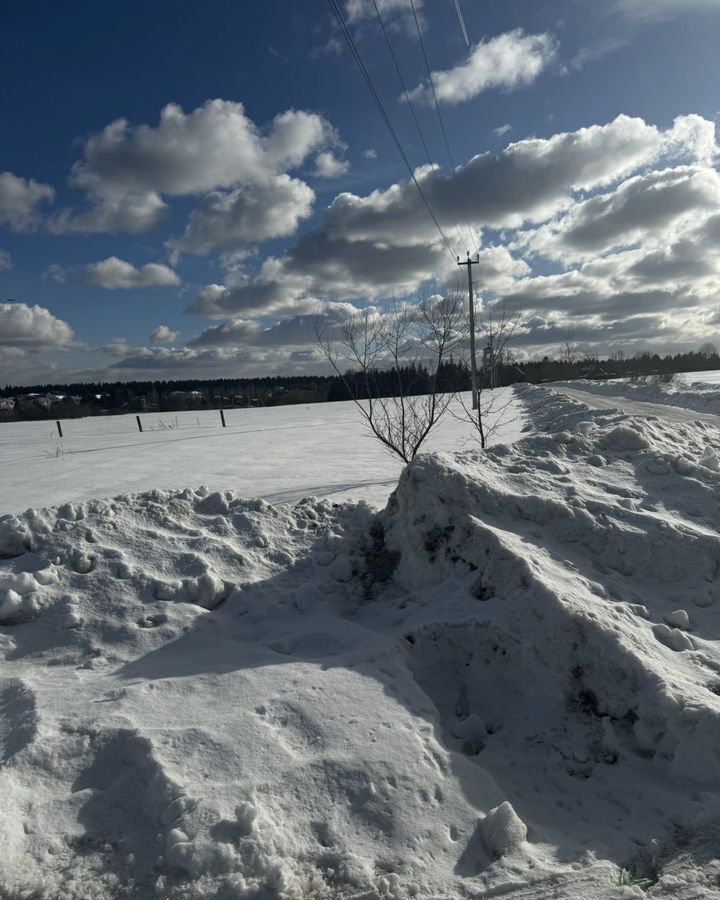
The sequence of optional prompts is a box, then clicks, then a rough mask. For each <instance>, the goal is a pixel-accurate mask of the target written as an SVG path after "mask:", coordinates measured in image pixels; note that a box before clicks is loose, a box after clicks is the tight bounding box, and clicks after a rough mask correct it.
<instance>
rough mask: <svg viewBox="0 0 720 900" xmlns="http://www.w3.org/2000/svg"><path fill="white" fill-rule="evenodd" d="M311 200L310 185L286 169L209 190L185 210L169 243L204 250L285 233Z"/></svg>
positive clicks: (232, 246)
mask: <svg viewBox="0 0 720 900" xmlns="http://www.w3.org/2000/svg"><path fill="white" fill-rule="evenodd" d="M314 201H315V193H314V191H313V190H312V188H310V187H309V186H308V185H307V184H305V182H304V181H301V180H300V179H298V178H291V177H290V176H289V175H273V176H270V177H268V178H267V179H266V180H264V181H256V182H254V183H252V184H247V185H243V186H242V187H239V188H236V189H235V190H233V191H227V192H224V191H214V192H213V193H211V194H208V195H207V196H206V197H205V198H204V199H203V200H202V201H201V203H200V204H199V205H198V206H197V207H196V208H195V209H194V210H193V211H192V212H191V213H190V217H189V218H188V223H187V227H186V229H185V233H184V235H183V236H182V237H181V238H180V239H179V240H178V241H170V242H169V246H170V247H171V248H172V249H173V250H174V251H176V252H186V253H196V254H205V253H208V252H210V251H213V250H216V251H224V250H236V249H238V248H239V247H242V246H243V245H251V244H253V243H257V242H260V241H264V240H268V239H269V238H278V237H286V236H288V235H291V234H293V233H294V232H295V231H296V230H297V227H298V225H299V223H300V222H301V221H302V220H303V219H307V218H308V217H309V216H310V214H311V213H312V207H313V202H314Z"/></svg>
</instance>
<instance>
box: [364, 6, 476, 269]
mask: <svg viewBox="0 0 720 900" xmlns="http://www.w3.org/2000/svg"><path fill="white" fill-rule="evenodd" d="M373 6H374V7H375V12H376V13H377V18H378V22H379V23H380V27H381V28H382V33H383V35H384V37H385V43H386V44H387V46H388V50H389V51H390V56H391V57H392V61H393V65H394V66H395V71H396V72H397V76H398V79H399V81H400V86H401V87H402V90H403V94H404V95H405V101H406V102H407V105H408V107H409V108H410V114H411V115H412V119H413V122H414V123H415V128H416V129H417V133H418V137H419V138H420V143H421V144H422V145H423V149H424V150H425V156H426V157H427V161H428V165H429V166H430V168H431V169H432V172H433V175H434V176H435V183H436V184H437V185H438V187H440V178H439V177H438V173H437V166H436V165H435V163H433V161H432V157H431V156H430V151H429V150H428V145H427V143H426V141H425V136H424V135H423V132H422V128H421V127H420V122H419V121H418V117H417V115H416V114H415V107H414V106H413V102H412V100H411V99H410V94H409V92H408V89H407V85H406V84H405V79H404V78H403V75H402V72H401V71H400V64H399V63H398V60H397V56H396V55H395V51H394V50H393V45H392V42H391V40H390V35H389V34H388V31H387V28H386V27H385V22H384V21H383V17H382V15H381V13H380V8H379V6H378V4H377V0H373ZM450 218H451V220H452V223H453V225H454V226H455V231H456V232H457V236H458V240H459V241H460V243H461V244H462V245H463V246H464V247H465V250H466V251H467V250H469V247H468V243H467V241H466V240H465V238H464V237H463V236H462V232H461V231H460V228H459V227H458V224H457V222H456V221H455V219H454V218H453V216H452V214H451V215H450Z"/></svg>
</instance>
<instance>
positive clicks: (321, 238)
mask: <svg viewBox="0 0 720 900" xmlns="http://www.w3.org/2000/svg"><path fill="white" fill-rule="evenodd" d="M712 128H713V126H712V123H708V122H706V121H705V120H698V117H683V118H681V119H678V120H677V121H676V123H675V124H674V125H673V127H672V128H670V129H667V130H665V131H662V130H660V129H657V128H655V127H654V126H652V125H648V124H647V123H646V122H644V121H643V120H642V119H632V118H629V117H627V116H620V117H618V118H617V119H615V120H614V121H613V122H610V123H609V124H607V125H595V126H592V127H590V128H583V129H579V130H578V131H575V132H570V133H564V134H557V135H554V136H553V137H551V138H547V139H532V140H524V141H519V142H516V143H513V144H510V145H509V146H508V147H506V149H505V150H504V151H503V152H502V153H501V154H499V155H498V156H492V155H490V154H483V155H481V156H477V157H475V158H474V159H472V160H470V162H469V163H467V165H465V166H463V167H461V168H459V169H458V170H456V171H455V172H454V173H452V175H444V174H442V173H439V172H433V170H432V169H430V167H424V168H421V169H419V170H418V171H417V173H416V175H417V178H418V181H419V182H420V184H421V186H422V188H423V190H424V192H425V194H426V196H427V197H428V198H429V200H430V203H431V205H432V206H433V209H434V210H435V211H436V214H437V215H438V217H439V219H440V221H441V223H442V225H443V227H444V229H445V230H446V232H447V233H448V234H451V235H452V227H453V226H452V222H453V218H452V216H455V217H457V216H460V217H461V219H463V218H467V219H468V220H469V221H470V223H472V224H473V225H474V227H475V229H476V230H477V231H479V230H480V229H481V228H483V229H505V230H513V229H518V228H520V227H522V226H525V227H526V229H527V232H526V233H525V234H524V236H523V239H522V240H523V241H524V243H521V242H520V240H519V239H518V243H517V244H515V245H513V246H515V247H516V248H519V247H522V249H524V250H527V249H528V247H532V241H533V240H534V241H536V242H538V241H540V240H541V238H542V235H543V232H542V231H541V230H538V229H541V228H542V226H543V224H545V223H548V222H549V221H550V222H554V224H552V225H551V226H548V234H547V235H546V236H545V250H544V251H543V252H548V250H547V248H548V247H549V245H550V243H551V239H552V240H555V241H556V242H557V241H558V240H559V239H560V238H559V237H558V234H559V233H560V232H564V231H566V232H567V233H568V235H567V237H568V240H569V238H570V233H571V231H572V228H571V225H570V223H571V222H573V221H574V222H576V224H577V229H576V231H577V234H576V235H575V239H576V240H580V239H581V237H582V230H581V225H582V221H583V217H584V216H585V217H588V216H590V218H593V217H594V218H597V219H598V222H597V223H596V224H595V225H594V226H592V227H594V228H595V230H596V231H599V230H600V229H601V227H602V226H601V220H603V222H604V227H605V228H606V229H608V230H610V231H612V230H613V228H614V229H616V230H617V229H622V228H625V230H626V232H627V233H630V231H632V228H634V227H636V226H634V225H632V221H635V222H636V223H637V227H638V228H640V227H642V219H643V214H642V212H641V208H642V207H643V206H645V207H647V208H648V212H647V214H646V216H645V218H646V219H649V218H652V216H653V215H657V216H658V217H661V210H662V206H663V203H665V204H666V205H669V206H670V207H673V208H674V206H676V205H677V204H679V203H680V202H681V199H680V197H681V194H682V192H683V191H684V190H686V189H689V190H690V191H695V193H696V194H697V193H699V194H701V195H704V193H705V192H706V191H707V189H708V185H709V184H710V182H712V181H713V179H714V178H715V177H716V176H715V175H714V174H712V172H711V174H710V175H708V174H707V171H705V172H704V173H701V171H700V170H701V167H700V166H698V165H697V163H695V168H694V169H693V167H692V166H685V167H684V168H683V167H682V166H681V167H680V169H679V170H678V171H677V172H676V174H675V175H673V176H672V177H671V176H666V181H667V183H666V184H665V185H663V180H662V178H661V177H660V176H659V175H658V173H655V176H654V177H655V189H656V191H657V197H656V198H655V199H654V201H653V202H651V201H648V200H647V199H646V200H642V199H641V198H640V197H634V194H635V193H642V192H641V191H639V190H638V189H637V188H635V187H634V186H633V183H632V182H629V183H628V184H627V185H624V186H623V187H622V189H621V190H620V191H619V193H618V194H617V196H614V199H612V201H611V200H610V199H609V198H607V197H606V198H605V200H603V199H602V195H600V194H599V195H598V198H597V199H596V200H593V199H591V200H589V201H585V200H584V199H583V195H584V194H585V193H587V192H594V193H597V192H601V191H603V190H605V191H606V192H607V189H608V188H609V187H610V186H612V185H616V186H617V185H620V184H622V183H623V179H627V178H628V176H630V177H632V175H633V173H634V172H636V171H637V170H638V169H642V168H643V167H646V166H648V165H649V164H652V163H657V162H658V161H661V160H669V159H670V158H672V159H673V160H676V161H679V162H685V163H688V162H691V161H693V160H697V159H707V158H708V153H709V145H710V144H712V145H713V146H714V139H713V137H712V135H711V134H710V130H711V129H712ZM713 134H714V132H713ZM691 170H692V171H694V172H696V175H697V178H696V179H695V181H693V179H692V177H691V175H690V172H691ZM683 172H684V173H685V174H684V175H683V174H682V173H683ZM686 180H689V185H690V187H689V188H687V187H686V185H685V184H684V181H686ZM675 182H678V183H677V184H675ZM649 185H650V182H648V189H649ZM646 193H647V191H646ZM585 202H588V203H590V204H592V203H595V208H594V209H592V207H591V211H592V213H593V215H590V214H587V213H584V212H583V209H584V206H583V204H584V203H585ZM709 202H712V201H709ZM603 203H604V204H605V205H606V207H607V209H605V207H603V209H605V216H603V215H601V214H600V208H599V207H601V206H602V204H603ZM451 213H452V215H451ZM563 216H565V217H566V219H563ZM633 216H634V217H635V219H634V220H633ZM562 222H565V225H564V226H561V224H560V223H562ZM623 222H624V223H625V224H621V223H623ZM613 223H614V224H613ZM592 227H591V226H590V224H588V225H587V228H590V231H588V232H587V233H586V235H585V240H587V241H591V239H592ZM533 229H534V230H533ZM553 229H554V230H553ZM578 229H580V230H578ZM596 240H600V237H599V236H598V237H597V238H596ZM510 249H511V250H512V246H511V248H510ZM540 250H541V248H537V253H538V254H539V253H540ZM491 251H492V252H491ZM483 254H484V255H485V254H487V260H486V268H487V279H486V285H487V287H488V289H490V290H494V291H496V292H505V291H506V290H508V289H509V288H510V287H511V285H512V284H513V282H514V281H515V280H516V279H518V278H522V277H524V276H525V275H527V272H526V271H525V270H524V266H525V264H524V263H521V262H520V261H519V260H517V259H516V258H515V256H514V254H513V253H511V252H509V251H508V249H507V248H505V249H502V250H501V249H499V248H492V247H491V248H487V249H486V250H484V251H483ZM457 271H458V270H457V266H456V265H455V262H454V260H453V259H450V258H449V256H448V253H447V250H446V248H445V247H444V246H443V245H442V243H441V242H440V241H439V239H438V235H437V232H436V231H435V227H434V225H433V223H432V221H431V220H430V219H429V217H428V216H427V212H426V210H425V209H424V207H423V205H422V201H421V200H420V199H419V197H418V195H417V191H416V190H415V186H414V185H413V184H412V183H411V182H409V183H408V182H404V183H400V184H395V185H392V186H391V187H389V188H387V189H385V190H377V191H373V192H372V193H370V194H368V195H366V196H357V195H355V194H351V193H341V194H339V195H338V196H337V197H336V198H335V200H334V201H333V202H332V203H331V204H330V206H329V207H328V208H327V210H326V211H325V213H324V216H323V219H322V221H321V223H320V227H319V228H317V229H316V230H314V231H309V232H307V233H305V234H303V235H302V236H301V237H300V238H299V239H298V240H297V241H296V242H295V243H294V244H293V245H292V246H291V247H290V248H289V249H288V250H287V251H286V252H285V253H284V254H283V255H282V256H280V257H270V258H268V259H266V260H265V262H264V263H263V265H262V266H261V268H260V270H259V272H258V274H257V275H256V276H255V277H254V278H253V279H245V280H244V281H242V282H240V283H238V284H236V285H235V286H228V287H226V286H223V285H210V286H208V287H207V288H205V289H204V290H203V291H202V292H201V294H200V295H199V296H198V298H197V299H196V301H195V302H194V303H193V304H192V305H191V307H190V311H191V312H195V313H199V314H201V315H205V316H209V317H211V318H228V317H230V318H232V317H241V318H251V317H254V316H259V315H263V314H272V315H276V316H281V315H288V316H293V315H299V314H302V313H303V309H302V306H303V304H305V303H308V302H313V301H314V299H317V298H324V299H334V300H344V299H360V298H378V297H383V296H385V297H387V296H389V295H391V294H405V293H409V292H412V291H414V290H416V289H417V288H418V287H419V286H420V285H422V284H428V283H432V282H433V281H434V282H436V283H437V282H438V281H439V282H440V284H441V285H450V286H451V285H452V284H453V283H454V282H455V279H456V277H457Z"/></svg>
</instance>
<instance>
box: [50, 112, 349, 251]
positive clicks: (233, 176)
mask: <svg viewBox="0 0 720 900" xmlns="http://www.w3.org/2000/svg"><path fill="white" fill-rule="evenodd" d="M337 142H338V137H337V134H336V132H335V130H334V129H333V128H332V126H331V125H330V123H329V122H328V121H327V120H326V119H324V118H323V117H322V116H319V115H317V114H316V113H308V112H304V111H302V110H287V111H286V112H283V113H280V114H279V115H277V116H276V117H275V118H274V119H273V121H272V123H271V124H270V126H269V127H267V128H265V129H261V128H259V127H258V126H257V125H256V124H255V123H254V122H253V121H252V120H251V119H250V118H249V117H248V116H247V115H246V113H245V109H244V107H243V105H242V104H241V103H235V102H232V101H227V100H209V101H207V102H206V103H205V104H203V105H202V106H200V107H198V108H197V109H195V110H193V111H192V112H190V113H185V112H184V111H183V109H182V108H181V107H180V106H178V105H177V104H175V103H170V104H168V105H167V106H165V107H164V109H163V110H162V111H161V113H160V120H159V122H158V124H157V126H155V127H152V126H150V125H133V124H131V123H129V122H128V121H127V120H126V119H117V120H116V121H114V122H112V123H110V125H108V126H107V127H106V128H104V129H103V130H102V131H100V132H98V133H96V134H92V135H90V137H88V138H87V140H86V141H85V143H84V146H83V158H82V160H80V161H79V162H77V163H76V164H75V165H74V166H73V169H72V173H71V178H70V181H71V184H72V185H73V186H74V187H76V188H79V189H80V190H82V191H84V192H85V193H86V195H87V197H88V199H89V200H90V208H89V209H88V210H86V211H85V212H81V213H79V214H76V213H73V212H70V211H67V210H65V211H63V212H62V213H61V214H59V215H57V216H56V217H54V219H53V220H52V221H51V223H50V227H51V229H53V230H54V231H55V232H58V233H66V232H73V231H88V232H93V231H96V232H106V231H109V232H113V231H129V232H143V231H146V230H148V229H149V228H152V227H153V226H154V225H157V223H158V222H159V221H160V220H161V218H162V216H163V214H164V213H165V210H166V202H165V199H164V198H166V197H183V196H202V195H203V194H207V193H208V192H211V191H219V190H235V189H238V188H245V189H250V188H255V190H256V193H257V192H259V191H260V189H261V188H262V187H263V186H264V185H268V184H272V180H273V178H274V177H275V176H277V175H280V174H283V173H286V172H287V171H289V170H292V169H294V168H297V167H298V166H300V165H302V164H303V163H304V162H305V161H306V160H307V159H308V158H309V157H310V156H311V155H313V154H315V153H317V152H318V151H320V150H322V149H324V148H326V147H328V146H332V145H333V144H335V143H337ZM268 199H269V198H268Z"/></svg>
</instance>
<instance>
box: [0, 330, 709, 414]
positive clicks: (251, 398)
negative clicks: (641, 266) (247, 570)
mask: <svg viewBox="0 0 720 900" xmlns="http://www.w3.org/2000/svg"><path fill="white" fill-rule="evenodd" d="M712 369H720V357H719V356H718V354H717V351H716V350H715V348H714V347H712V346H711V345H706V346H705V347H704V348H703V349H702V350H701V351H692V352H689V353H676V354H675V355H672V356H670V355H668V356H659V355H658V354H657V353H652V354H651V353H641V354H639V355H637V356H633V357H627V358H626V357H624V356H622V354H614V355H613V357H611V358H608V359H593V358H589V357H587V356H584V357H582V358H579V354H577V353H574V354H573V353H570V352H568V353H567V354H566V358H564V359H551V358H549V357H547V356H545V357H543V358H542V359H540V360H536V361H533V362H514V361H512V357H511V354H505V355H504V356H503V358H502V359H501V360H499V361H498V363H497V365H496V378H495V382H496V384H499V385H502V386H505V385H510V384H515V383H517V382H530V383H532V384H539V383H542V382H548V381H562V380H566V379H568V380H569V379H579V378H593V379H601V378H627V377H640V376H644V375H666V374H670V373H673V372H701V371H708V370H712ZM480 380H481V385H482V386H483V387H487V386H488V383H489V373H488V372H487V371H484V372H482V373H481V376H480ZM432 386H433V385H432V378H431V376H430V374H429V373H428V371H427V370H426V369H425V368H423V367H422V366H420V367H418V366H407V367H403V368H401V369H400V370H396V369H390V370H383V371H377V372H374V373H372V376H371V377H370V378H364V377H362V378H361V376H360V375H359V374H356V373H352V372H348V373H347V375H346V376H345V377H344V378H341V377H338V376H306V375H290V376H283V375H278V376H274V377H267V378H216V379H212V380H199V379H184V380H181V381H127V382H124V381H123V382H121V381H116V382H110V383H106V382H103V383H87V382H84V383H76V384H37V385H32V386H31V387H13V386H11V385H7V386H6V387H5V388H3V389H2V390H0V420H4V421H13V420H28V419H47V418H53V419H61V418H76V417H79V416H88V415H118V414H122V413H128V412H155V411H158V412H169V411H180V410H194V409H195V410H196V409H223V408H232V407H256V406H279V405H284V404H291V403H306V404H307V403H322V402H326V401H330V402H333V401H339V400H348V399H350V398H351V394H352V393H354V394H355V396H357V397H367V396H368V394H372V395H373V396H395V395H397V394H398V393H399V392H400V391H402V392H403V393H405V394H424V393H428V392H429V391H431V390H432ZM437 388H438V390H440V391H462V390H468V389H469V388H470V372H469V370H468V367H467V365H466V364H465V363H464V362H461V361H457V360H454V359H452V358H450V359H449V360H448V361H447V362H446V363H444V364H443V365H442V366H441V368H440V370H439V372H438V382H437Z"/></svg>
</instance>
